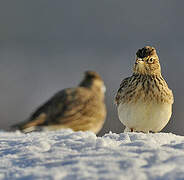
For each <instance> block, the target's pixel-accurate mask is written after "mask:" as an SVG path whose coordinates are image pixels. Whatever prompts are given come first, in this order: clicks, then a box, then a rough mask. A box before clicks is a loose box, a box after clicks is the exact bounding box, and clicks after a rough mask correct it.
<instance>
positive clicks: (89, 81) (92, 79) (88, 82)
mask: <svg viewBox="0 0 184 180" xmlns="http://www.w3.org/2000/svg"><path fill="white" fill-rule="evenodd" d="M80 86H84V87H87V88H90V89H92V90H95V91H99V92H101V93H102V94H104V93H105V91H106V88H105V85H104V82H103V80H102V78H101V77H100V75H99V74H98V73H96V72H95V71H86V72H85V75H84V79H83V80H82V82H81V83H80Z"/></svg>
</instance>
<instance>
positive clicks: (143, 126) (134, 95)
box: [115, 46, 174, 133]
mask: <svg viewBox="0 0 184 180" xmlns="http://www.w3.org/2000/svg"><path fill="white" fill-rule="evenodd" d="M115 101H116V104H117V109H118V115H119V119H120V121H121V122H122V123H123V124H124V125H125V127H126V128H125V132H127V131H131V132H133V131H137V132H145V133H147V132H149V131H151V132H159V131H161V130H162V129H163V128H164V127H165V126H166V124H167V123H168V121H169V119H170V117H171V114H172V104H173V101H174V98H173V94H172V91H171V90H170V89H169V88H168V86H167V83H166V82H165V80H164V78H163V77H162V75H161V68H160V63H159V58H158V56H157V53H156V50H155V48H153V47H150V46H146V47H144V48H142V49H139V50H138V51H137V53H136V62H135V65H134V68H133V75H132V76H131V77H128V78H125V79H124V80H123V81H122V82H121V84H120V88H119V90H118V92H117V94H116V97H115Z"/></svg>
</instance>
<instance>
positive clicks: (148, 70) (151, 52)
mask: <svg viewBox="0 0 184 180" xmlns="http://www.w3.org/2000/svg"><path fill="white" fill-rule="evenodd" d="M133 71H134V73H136V74H143V75H160V74H161V68H160V63H159V58H158V56H157V53H156V50H155V48H154V47H151V46H145V47H144V48H142V49H139V50H138V51H137V53H136V61H135V65H134V69H133Z"/></svg>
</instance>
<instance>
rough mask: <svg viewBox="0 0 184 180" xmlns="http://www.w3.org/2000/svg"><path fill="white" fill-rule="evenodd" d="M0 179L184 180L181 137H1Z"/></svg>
mask: <svg viewBox="0 0 184 180" xmlns="http://www.w3.org/2000/svg"><path fill="white" fill-rule="evenodd" d="M0 179H6V180H9V179H11V180H12V179H19V180H22V179H24V180H25V179H26V180H31V179H44V180H47V179H48V180H50V179H64V180H75V179H80V180H88V179H89V180H92V179H100V180H110V179H112V180H119V179H121V180H124V179H125V180H129V179H132V180H135V179H136V180H139V179H140V180H144V179H149V180H156V179H158V180H170V179H184V137H182V136H177V135H174V134H171V133H169V134H168V133H157V134H143V133H121V134H115V133H109V134H106V135H104V136H103V137H97V136H96V135H95V134H93V133H91V132H73V131H72V130H63V131H55V132H54V131H52V132H33V133H29V134H22V133H20V132H15V133H10V132H0Z"/></svg>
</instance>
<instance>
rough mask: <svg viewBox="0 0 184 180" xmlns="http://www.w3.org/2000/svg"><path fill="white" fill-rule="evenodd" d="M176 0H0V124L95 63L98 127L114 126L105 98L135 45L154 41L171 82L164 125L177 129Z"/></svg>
mask: <svg viewBox="0 0 184 180" xmlns="http://www.w3.org/2000/svg"><path fill="white" fill-rule="evenodd" d="M183 7H184V1H173V0H162V1H153V0H151V1H147V0H143V1H131V0H129V1H128V0H127V1H123V0H90V1H89V0H61V1H57V0H52V1H51V0H50V1H49V0H31V1H25V0H18V1H9V0H2V1H1V2H0V92H1V93H0V127H1V128H2V129H4V128H5V129H6V128H7V127H8V126H9V125H12V124H14V123H17V122H20V121H22V120H24V119H26V118H27V117H28V116H29V114H30V113H31V112H32V111H33V110H34V109H35V108H37V107H38V106H39V105H40V104H42V103H43V102H45V101H46V100H47V99H48V98H49V97H50V96H52V95H53V94H54V93H55V92H57V91H58V90H60V89H63V88H66V87H72V86H75V85H77V84H78V83H79V81H80V80H81V78H82V76H83V71H85V70H88V69H90V70H96V71H97V72H99V73H100V74H101V76H102V77H103V79H104V81H105V84H106V86H107V93H106V103H107V107H108V117H107V121H106V124H105V126H104V128H103V130H102V131H101V133H100V134H101V135H102V134H104V133H105V132H108V131H110V130H111V131H112V132H121V131H122V129H123V126H122V125H121V123H119V121H118V117H117V113H116V107H115V105H114V104H113V98H114V96H115V93H116V90H117V89H118V87H119V83H120V81H121V80H122V79H123V78H125V77H126V76H129V75H131V70H132V66H133V63H134V60H135V52H136V51H137V49H138V48H142V47H143V46H145V45H152V46H154V47H156V48H157V51H158V54H159V56H160V62H161V66H162V72H163V76H164V77H165V78H166V80H167V82H168V84H169V86H170V87H171V88H172V89H173V92H174V95H175V103H174V107H173V115H172V119H171V121H170V122H169V124H168V125H167V127H166V128H165V129H164V131H167V132H173V133H176V134H182V135H184V128H183V127H184V119H183V117H184V110H183V108H184V96H183V90H184V85H183V83H184V82H183V76H184V70H183V67H184V61H183V59H184V57H183V51H184V23H183V18H184V11H183Z"/></svg>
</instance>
